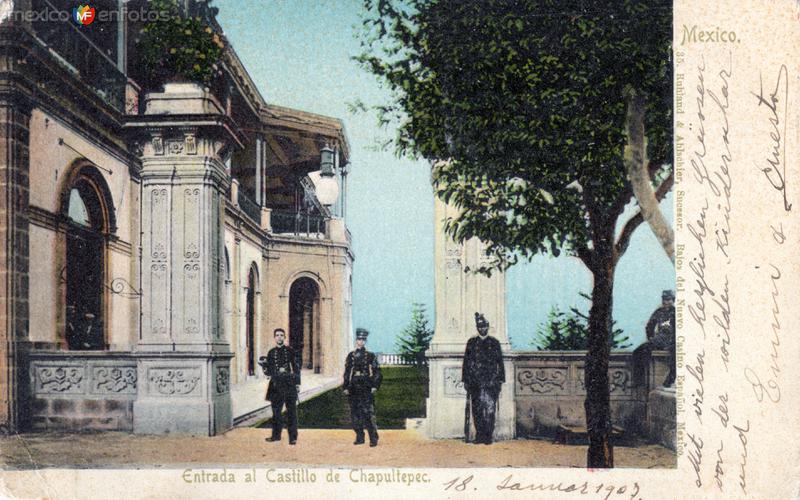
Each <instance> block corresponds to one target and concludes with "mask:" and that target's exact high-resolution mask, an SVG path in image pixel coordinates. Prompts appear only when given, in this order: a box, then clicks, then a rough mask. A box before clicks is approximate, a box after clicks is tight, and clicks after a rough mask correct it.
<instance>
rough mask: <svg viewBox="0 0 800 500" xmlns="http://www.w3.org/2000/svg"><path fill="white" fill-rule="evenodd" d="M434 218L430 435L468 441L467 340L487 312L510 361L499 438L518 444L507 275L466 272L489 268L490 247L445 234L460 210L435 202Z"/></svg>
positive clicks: (498, 422)
mask: <svg viewBox="0 0 800 500" xmlns="http://www.w3.org/2000/svg"><path fill="white" fill-rule="evenodd" d="M434 213H435V218H436V220H435V231H436V233H435V251H434V255H435V274H434V278H435V286H436V328H435V331H434V335H433V339H432V340H431V347H430V349H429V350H428V352H427V356H428V360H429V374H430V379H429V397H428V401H427V405H428V410H427V415H428V416H427V418H426V422H425V424H424V428H425V431H426V433H427V434H428V436H430V437H435V438H454V437H461V436H463V435H464V404H465V399H466V392H465V391H464V387H463V384H462V383H461V365H462V360H463V356H464V349H465V347H466V343H467V340H469V338H470V337H472V336H474V335H476V334H477V331H476V329H475V316H474V314H475V312H482V313H484V314H485V316H486V318H487V319H488V320H489V323H490V328H489V334H490V335H492V336H494V337H495V338H497V339H498V340H499V341H500V345H501V347H502V350H503V353H504V358H505V361H504V366H505V370H506V382H505V384H503V386H502V389H501V391H500V399H499V401H498V408H499V412H498V414H497V420H496V425H495V438H496V439H509V438H513V437H514V433H515V411H514V391H515V389H514V386H515V382H516V380H515V377H514V372H513V365H512V362H511V346H510V344H509V342H508V335H507V333H506V311H505V309H506V305H505V293H506V292H505V275H504V273H499V272H497V273H493V274H492V276H491V277H486V276H484V275H478V274H475V273H471V272H466V269H467V268H470V269H476V268H478V267H479V266H480V265H481V264H482V263H484V261H485V257H484V255H483V250H484V248H485V247H484V244H483V243H482V242H481V241H480V240H478V239H475V238H473V239H471V240H469V241H466V242H464V243H457V242H455V241H453V240H452V239H451V238H450V237H449V236H448V235H447V234H445V232H444V229H443V226H444V221H445V220H446V219H447V218H449V217H455V216H457V215H458V210H457V209H456V208H455V207H453V206H451V205H447V204H445V203H443V202H442V201H441V200H439V199H435V200H434Z"/></svg>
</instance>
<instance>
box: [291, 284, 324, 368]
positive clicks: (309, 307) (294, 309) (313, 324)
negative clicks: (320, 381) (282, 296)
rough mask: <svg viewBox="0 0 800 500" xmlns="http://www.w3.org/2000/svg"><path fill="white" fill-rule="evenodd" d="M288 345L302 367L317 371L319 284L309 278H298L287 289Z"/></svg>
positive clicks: (318, 357) (318, 361) (318, 366)
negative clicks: (296, 355)
mask: <svg viewBox="0 0 800 500" xmlns="http://www.w3.org/2000/svg"><path fill="white" fill-rule="evenodd" d="M289 345H291V346H292V348H293V349H294V350H295V352H296V353H297V354H298V355H299V356H300V366H301V367H302V368H306V369H313V370H314V371H315V372H316V373H319V371H320V352H319V349H320V347H319V346H320V339H319V286H317V283H316V282H314V280H312V279H311V278H299V279H298V280H297V281H295V282H294V283H292V286H291V288H290V289H289Z"/></svg>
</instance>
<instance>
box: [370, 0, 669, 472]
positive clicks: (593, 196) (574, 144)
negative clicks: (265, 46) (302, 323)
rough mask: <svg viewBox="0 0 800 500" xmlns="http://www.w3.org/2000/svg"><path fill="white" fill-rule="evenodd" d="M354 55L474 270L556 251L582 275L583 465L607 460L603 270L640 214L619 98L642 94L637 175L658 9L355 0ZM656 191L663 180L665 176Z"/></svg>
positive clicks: (663, 128)
mask: <svg viewBox="0 0 800 500" xmlns="http://www.w3.org/2000/svg"><path fill="white" fill-rule="evenodd" d="M364 4H365V7H366V12H367V14H366V15H365V17H364V21H363V25H364V34H363V36H362V49H363V50H362V53H361V55H360V56H358V57H357V60H358V61H359V62H360V63H361V64H362V66H363V67H364V68H366V69H367V70H368V71H370V72H371V73H373V74H375V75H376V76H378V78H379V79H380V80H381V81H382V83H383V84H384V85H386V86H387V87H388V89H389V90H390V91H391V92H392V100H391V102H389V103H387V104H385V105H382V106H378V107H377V108H376V110H377V112H378V116H379V120H380V123H381V124H382V125H390V124H391V125H394V126H395V127H396V129H397V135H396V136H395V138H394V141H393V142H394V145H395V147H396V151H397V153H398V154H401V155H402V154H405V155H411V156H421V157H424V158H426V159H428V160H429V161H431V162H432V164H433V165H434V166H433V172H432V179H433V182H434V189H435V192H436V195H437V196H438V197H439V198H440V199H442V200H444V201H445V202H447V203H450V204H452V205H455V206H456V207H458V208H459V209H460V210H459V215H457V216H455V217H452V218H449V219H448V220H446V221H445V230H446V231H447V233H448V234H449V235H450V236H452V237H453V238H454V239H455V240H456V241H464V240H466V239H469V238H471V237H478V238H480V239H481V240H483V242H484V243H485V244H486V245H487V248H486V255H487V257H489V260H488V261H487V263H486V264H483V265H481V267H480V268H479V269H477V271H479V272H483V273H486V274H489V273H491V271H492V270H493V269H498V268H500V269H505V268H507V267H508V266H510V265H512V264H514V263H516V262H517V261H518V260H519V259H520V258H527V259H530V258H532V257H533V256H534V255H535V254H539V253H550V254H553V255H556V256H557V255H559V254H560V253H561V252H564V253H566V254H567V255H570V256H575V257H578V258H580V259H581V261H582V262H583V263H584V264H585V265H586V267H587V268H588V269H589V270H590V271H591V273H592V277H593V279H594V285H593V289H592V305H591V308H590V309H589V318H588V329H589V335H588V351H589V352H588V354H587V357H586V394H587V401H586V422H587V428H588V430H589V435H590V446H589V450H588V452H587V465H588V466H589V467H610V466H613V458H612V457H613V455H612V454H610V453H609V450H610V444H609V436H610V429H611V413H610V406H609V403H608V390H609V388H608V380H607V378H606V377H604V376H602V373H603V372H605V371H606V370H607V366H608V363H607V361H608V349H609V347H608V338H609V336H610V330H611V323H612V321H611V311H612V299H613V286H614V270H615V268H616V265H617V263H618V261H619V259H620V257H621V256H622V255H623V254H624V253H625V251H626V250H627V248H628V245H629V243H630V238H631V235H632V234H633V231H634V230H635V229H636V228H637V227H638V226H639V225H640V224H641V223H642V221H643V216H642V215H641V213H639V214H636V215H634V216H633V217H631V218H630V219H628V220H627V221H626V222H624V223H623V224H622V225H621V230H620V231H619V232H617V225H618V222H619V221H618V219H619V218H620V216H621V215H622V214H623V212H624V210H625V207H626V205H628V204H629V203H630V202H631V200H632V199H633V190H632V188H631V185H630V181H629V180H628V178H627V172H626V168H625V163H624V151H625V146H626V144H627V134H626V118H627V110H628V105H629V100H630V99H631V96H632V95H636V96H641V98H643V99H644V101H645V116H644V122H645V136H646V140H647V157H648V158H649V165H648V166H647V168H648V171H649V172H650V174H651V179H653V180H655V179H659V178H660V177H661V176H662V175H663V173H664V172H665V171H666V170H668V169H669V168H671V167H670V166H669V163H670V159H671V157H672V115H671V105H672V89H671V85H672V74H671V68H672V67H671V64H670V54H671V47H670V43H671V39H672V2H669V1H667V0H608V1H606V2H587V1H586V0H364ZM667 185H668V184H667Z"/></svg>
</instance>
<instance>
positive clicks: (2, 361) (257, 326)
mask: <svg viewBox="0 0 800 500" xmlns="http://www.w3.org/2000/svg"><path fill="white" fill-rule="evenodd" d="M181 3H182V4H185V5H184V7H185V8H188V9H191V10H192V15H198V16H202V17H204V18H206V19H208V22H209V23H210V24H211V25H213V26H215V27H216V28H217V29H218V30H219V31H221V28H220V27H219V26H218V25H217V24H216V21H215V20H214V18H213V12H212V11H211V9H209V8H208V6H207V5H206V4H205V3H204V2H201V1H197V2H195V1H191V2H181ZM144 4H146V2H144V1H137V0H104V1H99V2H93V3H92V6H93V7H95V8H96V9H97V10H98V11H100V10H101V9H107V10H110V11H115V10H116V11H117V12H120V11H122V12H123V13H124V10H134V9H139V8H141V7H143V6H144ZM2 5H3V6H2V9H3V12H0V47H1V48H2V50H0V123H1V124H2V127H0V151H2V154H0V212H1V213H2V219H0V240H1V241H2V243H3V244H2V245H1V246H0V274H2V279H0V304H2V309H0V311H2V312H1V313H0V315H1V316H2V319H1V320H0V427H1V428H2V429H3V430H5V431H7V432H8V431H11V432H13V431H19V430H39V429H48V430H49V429H62V430H63V429H66V430H83V429H115V430H127V431H133V432H142V433H165V432H189V433H200V434H209V435H212V434H216V433H219V432H222V431H224V430H226V429H227V428H229V427H230V426H231V425H232V421H233V418H234V417H235V415H233V413H232V404H231V392H232V391H233V390H235V389H236V387H238V386H241V385H243V384H247V383H253V382H254V381H260V382H263V379H264V376H263V374H262V373H261V369H260V368H259V366H258V365H257V361H258V357H259V356H263V355H265V354H266V351H267V350H268V349H269V348H270V347H271V344H272V331H273V329H274V328H277V327H282V328H285V329H286V331H287V333H288V338H289V342H290V344H291V345H292V346H294V347H295V348H296V349H297V350H298V351H299V352H301V353H302V367H303V369H304V370H308V371H309V373H316V374H320V376H327V377H336V376H338V375H339V371H340V370H341V366H342V363H341V361H342V360H343V359H344V357H345V355H346V353H347V351H348V348H349V346H350V344H351V331H352V327H351V313H350V310H351V286H352V278H351V274H352V263H353V253H352V250H351V244H350V241H351V238H350V233H349V231H348V230H347V228H346V226H345V223H344V216H345V201H346V200H345V197H346V179H347V170H348V156H349V151H348V143H347V139H346V136H345V133H344V129H343V125H342V123H341V121H339V120H337V119H333V118H328V117H323V116H318V115H314V114H310V113H305V112H301V111H297V110H292V109H288V108H283V107H279V106H275V105H272V104H269V103H267V101H265V99H264V98H263V97H262V95H261V94H260V93H259V91H258V90H257V88H256V85H255V83H254V82H253V81H252V80H251V77H250V75H249V74H248V72H247V70H246V68H245V66H244V65H243V64H242V62H241V61H240V60H239V58H238V57H237V55H236V53H235V51H234V50H233V48H232V47H231V46H230V45H229V44H226V48H225V51H224V55H223V58H222V61H221V64H220V69H221V75H220V76H219V77H218V78H216V80H215V81H214V82H213V83H212V84H210V85H209V86H208V87H203V86H200V85H197V84H194V83H167V84H165V85H164V87H163V88H158V89H155V88H144V87H143V85H142V84H141V82H140V81H139V80H138V78H139V77H140V76H142V75H141V73H140V72H141V68H139V67H138V66H137V65H136V64H135V56H136V44H135V40H134V38H135V34H136V33H138V32H139V30H140V29H141V26H142V21H141V20H138V21H137V20H136V19H134V18H133V17H132V16H126V15H117V16H114V17H112V20H111V21H105V22H101V21H98V22H97V24H96V25H94V26H84V27H78V26H77V25H76V24H75V23H73V22H72V21H71V20H69V19H63V18H61V19H60V20H55V21H54V20H52V19H51V20H48V19H44V20H43V19H42V18H41V17H37V16H31V15H26V13H30V12H34V13H35V12H43V11H46V10H47V9H51V10H52V9H53V7H55V8H57V9H62V10H63V11H65V12H70V11H71V9H72V7H74V5H73V2H65V1H59V0H49V1H45V0H14V1H12V2H3V4H2ZM57 19H58V18H57ZM145 76H146V75H145ZM262 399H263V395H262Z"/></svg>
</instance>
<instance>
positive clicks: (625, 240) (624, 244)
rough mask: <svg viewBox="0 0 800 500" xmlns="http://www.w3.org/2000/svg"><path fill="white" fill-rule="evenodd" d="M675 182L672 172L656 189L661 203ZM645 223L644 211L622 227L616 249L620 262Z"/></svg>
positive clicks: (657, 197)
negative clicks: (637, 229) (641, 225)
mask: <svg viewBox="0 0 800 500" xmlns="http://www.w3.org/2000/svg"><path fill="white" fill-rule="evenodd" d="M674 182H675V172H674V171H673V172H670V173H669V176H668V177H667V178H666V179H664V180H663V181H662V182H661V185H659V186H658V189H656V192H655V197H656V200H658V201H661V200H663V199H664V197H665V196H666V195H667V193H669V191H670V189H672V185H673V183H674ZM642 222H644V215H642V211H641V210H639V212H637V213H636V215H634V216H633V217H631V218H630V219H628V222H626V223H625V225H624V226H623V227H622V232H621V233H620V235H619V239H618V240H617V244H616V248H617V252H616V258H617V260H619V258H620V257H622V254H624V253H625V251H626V250H627V249H628V245H630V243H631V236H632V235H633V231H634V230H635V229H636V228H637V227H639V224H641V223H642Z"/></svg>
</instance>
